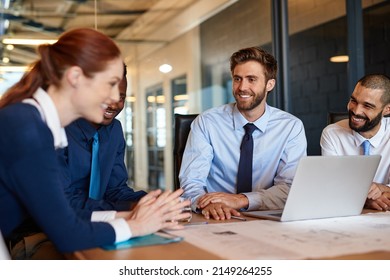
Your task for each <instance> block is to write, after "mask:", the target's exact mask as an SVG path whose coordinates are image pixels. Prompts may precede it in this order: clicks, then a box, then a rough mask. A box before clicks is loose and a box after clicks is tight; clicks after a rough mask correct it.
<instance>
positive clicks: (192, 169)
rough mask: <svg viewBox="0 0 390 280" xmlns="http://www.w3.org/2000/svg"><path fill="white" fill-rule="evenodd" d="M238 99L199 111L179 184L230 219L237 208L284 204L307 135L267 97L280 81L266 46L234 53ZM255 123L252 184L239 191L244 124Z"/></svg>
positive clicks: (198, 205) (212, 213) (210, 211)
mask: <svg viewBox="0 0 390 280" xmlns="http://www.w3.org/2000/svg"><path fill="white" fill-rule="evenodd" d="M230 65H231V74H232V78H233V95H234V98H235V100H236V102H235V103H231V104H226V105H223V106H220V107H217V108H212V109H210V110H208V111H205V112H203V113H202V114H200V115H199V116H198V117H197V118H196V119H195V120H194V121H193V123H192V125H191V132H190V134H189V137H188V140H187V145H186V149H185V152H184V155H183V162H182V165H181V169H180V175H179V179H180V186H181V187H182V188H183V189H184V194H183V196H184V197H186V198H190V199H191V202H192V208H193V209H194V210H197V211H200V212H201V213H202V214H203V215H204V216H205V217H206V218H210V217H213V218H214V219H217V220H218V219H230V218H231V216H232V215H240V214H239V212H238V211H239V210H258V209H281V208H283V207H284V204H285V201H286V198H287V195H288V192H289V189H290V186H291V183H292V180H293V177H294V175H295V171H296V168H297V164H298V161H299V159H300V158H301V157H303V156H306V147H307V142H306V136H305V131H304V127H303V124H302V122H301V121H300V120H299V119H298V118H296V117H295V116H293V115H291V114H289V113H287V112H284V111H282V110H279V109H277V108H274V107H271V106H269V105H268V104H267V103H266V99H267V95H268V93H269V92H270V91H271V90H272V89H273V88H274V86H275V82H276V80H275V79H276V72H277V63H276V60H275V59H274V57H273V56H272V55H270V54H268V53H267V52H265V51H264V50H262V49H260V48H257V47H252V48H247V49H242V50H239V51H238V52H236V53H234V54H233V55H232V57H231V58H230ZM247 123H253V124H254V125H255V126H256V128H255V130H254V132H253V143H254V144H253V169H252V182H251V183H250V184H251V190H252V191H249V192H243V193H237V186H236V185H237V173H238V165H239V161H240V145H241V141H242V138H243V136H244V134H245V130H244V125H246V124H247Z"/></svg>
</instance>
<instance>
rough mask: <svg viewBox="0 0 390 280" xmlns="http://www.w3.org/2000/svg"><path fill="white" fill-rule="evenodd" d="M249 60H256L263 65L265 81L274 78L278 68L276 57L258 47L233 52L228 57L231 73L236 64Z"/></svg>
mask: <svg viewBox="0 0 390 280" xmlns="http://www.w3.org/2000/svg"><path fill="white" fill-rule="evenodd" d="M251 60H253V61H257V62H258V63H260V64H261V65H263V67H264V70H265V77H266V79H267V81H268V80H270V79H276V73H277V70H278V64H277V62H276V59H275V58H274V57H273V55H271V54H270V53H268V52H266V51H265V50H263V49H261V48H260V47H250V48H245V49H241V50H239V51H237V52H235V53H233V54H232V56H231V57H230V71H231V73H232V74H233V71H234V68H235V67H236V66H237V64H241V63H244V62H247V61H251Z"/></svg>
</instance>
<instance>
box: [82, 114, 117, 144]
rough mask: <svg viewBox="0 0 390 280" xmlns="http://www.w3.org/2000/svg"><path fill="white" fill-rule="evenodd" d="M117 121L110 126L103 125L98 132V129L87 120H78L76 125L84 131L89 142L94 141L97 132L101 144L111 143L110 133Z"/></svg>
mask: <svg viewBox="0 0 390 280" xmlns="http://www.w3.org/2000/svg"><path fill="white" fill-rule="evenodd" d="M114 122H115V120H113V121H112V122H111V123H110V124H109V125H102V126H100V127H99V128H98V129H97V130H96V128H95V127H94V126H93V125H92V124H91V123H90V122H89V121H87V120H86V119H82V118H81V119H78V120H76V121H75V123H76V125H77V126H78V127H79V129H80V130H81V131H82V133H83V135H84V137H85V139H86V141H87V142H91V141H92V140H93V136H94V135H95V133H96V131H98V132H99V142H100V143H104V142H106V141H109V140H108V138H109V133H110V130H111V129H112V127H113V125H114Z"/></svg>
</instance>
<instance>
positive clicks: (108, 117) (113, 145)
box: [57, 66, 146, 219]
mask: <svg viewBox="0 0 390 280" xmlns="http://www.w3.org/2000/svg"><path fill="white" fill-rule="evenodd" d="M124 70H125V71H124V77H123V79H122V80H121V82H120V84H119V93H120V100H119V101H118V102H116V103H113V104H110V105H109V107H108V108H107V109H106V110H105V113H104V119H103V122H102V123H100V124H95V123H91V122H88V121H87V120H85V119H78V120H76V121H74V122H73V123H71V124H70V125H68V126H67V127H66V134H67V136H68V142H69V143H68V147H67V148H65V149H61V150H58V152H57V154H58V156H59V160H60V163H61V166H62V175H63V178H62V182H63V183H64V188H65V193H66V196H67V198H68V200H69V201H70V204H71V206H72V207H73V208H74V209H76V210H77V212H78V213H79V214H80V215H81V216H84V217H85V218H87V219H90V218H91V215H92V212H93V211H109V210H112V211H127V210H129V209H130V208H132V207H133V206H134V205H135V204H136V203H137V201H138V200H139V199H140V198H141V197H143V196H144V195H145V194H146V192H144V191H137V192H135V191H134V190H133V189H132V188H130V187H129V186H128V185H127V181H128V175H127V169H126V166H125V163H124V155H125V147H126V146H125V145H126V143H125V139H124V136H123V130H122V126H121V123H120V121H118V120H117V119H115V117H116V116H117V115H118V114H119V113H120V112H121V111H122V109H123V107H124V103H125V100H126V90H127V80H126V66H124ZM96 131H97V132H98V133H99V142H100V144H99V159H100V181H101V187H102V188H103V191H102V197H100V199H92V198H90V197H89V182H90V174H91V157H92V141H93V136H94V134H95V133H96ZM94 215H98V216H99V215H107V213H103V212H102V213H100V214H98V212H95V214H94Z"/></svg>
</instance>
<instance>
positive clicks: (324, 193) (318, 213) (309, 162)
mask: <svg viewBox="0 0 390 280" xmlns="http://www.w3.org/2000/svg"><path fill="white" fill-rule="evenodd" d="M380 159H381V156H380V155H371V156H307V157H303V158H301V160H300V162H299V164H298V168H297V171H296V173H295V176H294V179H293V182H292V184H291V188H290V192H289V194H288V197H287V201H286V204H285V207H284V209H283V210H270V211H249V212H244V213H243V214H245V215H247V216H250V217H256V218H264V219H271V220H275V221H282V222H287V221H296V220H308V219H320V218H333V217H343V216H354V215H360V214H361V212H362V209H363V206H364V203H365V200H366V198H367V194H368V191H369V189H370V186H371V183H372V181H373V178H374V176H375V173H376V170H377V168H378V165H379V162H380Z"/></svg>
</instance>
